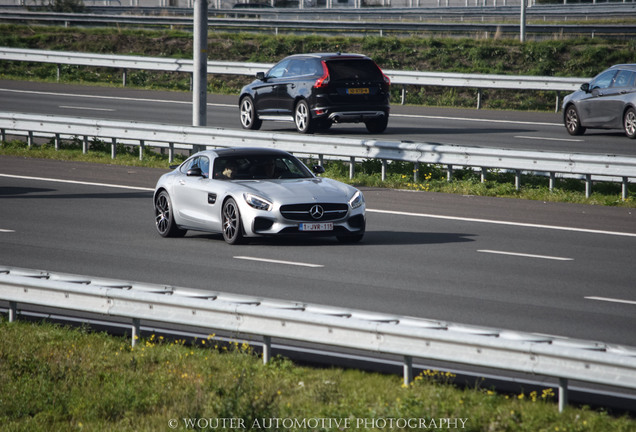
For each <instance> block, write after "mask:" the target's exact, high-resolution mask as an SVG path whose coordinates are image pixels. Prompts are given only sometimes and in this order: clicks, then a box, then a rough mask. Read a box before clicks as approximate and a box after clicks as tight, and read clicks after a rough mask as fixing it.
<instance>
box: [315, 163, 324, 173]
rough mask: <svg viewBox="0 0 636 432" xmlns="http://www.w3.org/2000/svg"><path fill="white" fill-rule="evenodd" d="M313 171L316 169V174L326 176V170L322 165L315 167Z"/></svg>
mask: <svg viewBox="0 0 636 432" xmlns="http://www.w3.org/2000/svg"><path fill="white" fill-rule="evenodd" d="M313 169H314V174H324V172H325V168H324V167H322V166H321V165H314V166H313Z"/></svg>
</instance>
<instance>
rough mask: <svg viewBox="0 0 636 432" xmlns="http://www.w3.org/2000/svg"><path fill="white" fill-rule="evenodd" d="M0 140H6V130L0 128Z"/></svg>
mask: <svg viewBox="0 0 636 432" xmlns="http://www.w3.org/2000/svg"><path fill="white" fill-rule="evenodd" d="M0 141H2V142H6V141H7V131H6V130H5V129H0Z"/></svg>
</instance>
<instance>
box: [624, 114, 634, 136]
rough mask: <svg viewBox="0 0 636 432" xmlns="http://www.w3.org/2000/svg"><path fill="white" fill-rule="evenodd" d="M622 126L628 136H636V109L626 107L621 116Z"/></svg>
mask: <svg viewBox="0 0 636 432" xmlns="http://www.w3.org/2000/svg"><path fill="white" fill-rule="evenodd" d="M623 128H624V129H625V135H627V137H628V138H631V139H634V138H636V110H635V109H634V108H628V109H627V111H625V116H624V117H623Z"/></svg>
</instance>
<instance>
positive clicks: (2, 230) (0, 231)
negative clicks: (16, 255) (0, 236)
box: [0, 228, 15, 233]
mask: <svg viewBox="0 0 636 432" xmlns="http://www.w3.org/2000/svg"><path fill="white" fill-rule="evenodd" d="M12 232H15V231H14V230H10V229H2V228H0V233H12Z"/></svg>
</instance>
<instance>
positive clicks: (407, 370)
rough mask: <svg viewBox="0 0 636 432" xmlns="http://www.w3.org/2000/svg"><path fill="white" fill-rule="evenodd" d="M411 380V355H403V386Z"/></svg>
mask: <svg viewBox="0 0 636 432" xmlns="http://www.w3.org/2000/svg"><path fill="white" fill-rule="evenodd" d="M411 382H413V357H411V356H404V386H408V385H410V384H411Z"/></svg>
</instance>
